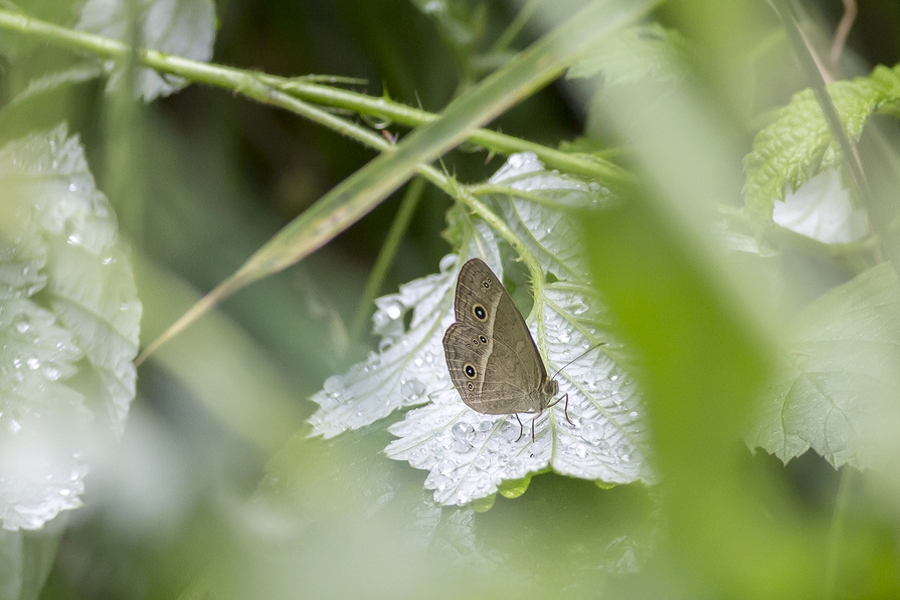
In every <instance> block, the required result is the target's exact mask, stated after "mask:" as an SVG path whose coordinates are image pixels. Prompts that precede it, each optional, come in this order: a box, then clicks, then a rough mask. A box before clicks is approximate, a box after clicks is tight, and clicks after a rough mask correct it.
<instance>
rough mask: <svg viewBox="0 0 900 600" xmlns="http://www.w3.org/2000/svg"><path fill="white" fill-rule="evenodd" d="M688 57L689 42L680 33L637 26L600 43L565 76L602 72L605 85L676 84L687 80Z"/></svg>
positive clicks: (648, 26) (573, 77)
mask: <svg viewBox="0 0 900 600" xmlns="http://www.w3.org/2000/svg"><path fill="white" fill-rule="evenodd" d="M689 55H690V49H689V47H688V44H687V40H685V39H684V37H683V36H682V35H681V34H680V33H679V32H678V31H676V30H674V29H666V28H665V27H662V26H660V25H659V24H656V23H652V24H648V25H637V26H635V27H628V28H627V29H623V30H621V31H619V32H617V33H616V34H614V35H611V36H609V38H607V39H605V40H603V41H602V42H601V43H599V44H597V45H596V46H595V47H594V48H593V49H592V50H591V52H590V53H589V54H588V55H587V56H585V57H584V58H583V59H582V60H580V61H579V62H578V63H576V64H575V65H574V66H573V67H572V68H571V69H569V72H568V73H567V74H566V76H567V77H569V78H571V79H581V78H590V77H594V76H596V75H599V74H601V73H602V74H603V81H604V83H605V84H606V85H620V84H628V83H634V82H637V81H641V80H644V79H647V80H651V81H657V82H669V83H672V84H674V83H677V82H680V81H683V80H684V78H685V71H684V68H683V65H684V64H685V63H686V60H687V58H688V56H689Z"/></svg>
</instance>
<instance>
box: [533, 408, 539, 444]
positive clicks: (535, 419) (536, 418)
mask: <svg viewBox="0 0 900 600" xmlns="http://www.w3.org/2000/svg"><path fill="white" fill-rule="evenodd" d="M539 416H541V413H538V414H537V416H536V417H535V418H533V419H532V420H531V443H532V444H533V443H534V422H535V421H537V420H538V417H539Z"/></svg>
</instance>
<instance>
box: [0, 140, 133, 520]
mask: <svg viewBox="0 0 900 600" xmlns="http://www.w3.org/2000/svg"><path fill="white" fill-rule="evenodd" d="M0 190H2V192H0V194H2V202H0V339H2V344H0V383H2V392H0V482H2V483H0V498H2V502H0V522H2V526H3V527H4V528H6V529H13V530H15V529H19V528H24V529H35V528H39V527H41V526H42V525H43V524H44V523H45V522H46V521H48V520H49V519H52V518H53V517H55V516H56V515H57V514H58V513H59V512H60V511H62V510H67V509H71V508H75V507H77V506H80V504H81V499H80V495H81V493H82V492H83V490H84V482H83V479H84V476H85V475H86V473H87V472H88V464H87V462H86V460H87V459H86V451H88V450H90V449H91V447H92V446H93V445H94V444H96V443H98V441H99V440H102V439H104V438H112V437H114V435H115V434H119V433H121V431H122V429H123V427H124V419H125V416H126V413H127V411H128V405H129V403H130V402H131V400H132V399H133V398H134V393H135V387H134V385H135V370H134V366H133V365H132V363H131V360H132V359H133V358H134V356H135V354H136V352H137V336H138V326H139V321H140V313H141V306H140V303H139V302H138V301H137V298H136V290H135V287H134V279H133V276H132V273H131V266H130V263H129V261H128V258H127V252H126V249H125V248H124V247H123V245H122V243H121V242H120V240H119V238H118V235H117V233H116V221H115V217H114V215H113V214H112V212H111V209H110V207H109V203H108V202H107V200H106V198H105V197H104V196H103V195H102V194H101V193H100V192H98V191H97V189H96V187H95V186H94V181H93V177H92V176H91V174H90V171H89V170H88V167H87V163H86V162H85V159H84V152H83V149H82V147H81V145H80V144H79V142H78V139H77V138H76V137H68V135H67V133H66V127H65V126H64V125H61V126H59V127H57V128H55V129H54V130H52V131H49V132H46V133H43V134H32V135H29V136H28V137H26V138H23V139H21V140H17V141H15V142H12V143H10V144H8V145H7V146H5V147H3V148H2V149H0Z"/></svg>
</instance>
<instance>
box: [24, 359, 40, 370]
mask: <svg viewBox="0 0 900 600" xmlns="http://www.w3.org/2000/svg"><path fill="white" fill-rule="evenodd" d="M25 364H27V365H28V368H29V369H31V370H32V371H33V370H35V369H37V368H38V367H40V366H41V361H40V360H38V359H37V358H35V357H34V356H32V357H31V358H29V359H28V360H26V361H25Z"/></svg>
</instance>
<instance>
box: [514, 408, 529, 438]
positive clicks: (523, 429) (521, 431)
mask: <svg viewBox="0 0 900 600" xmlns="http://www.w3.org/2000/svg"><path fill="white" fill-rule="evenodd" d="M513 414H514V415H516V421H518V422H519V437H517V438H516V441H517V442H518V441H519V440H521V439H522V434H523V433H525V426H524V425H522V419H520V418H519V413H513ZM532 425H534V424H533V423H532ZM532 435H533V433H532Z"/></svg>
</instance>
